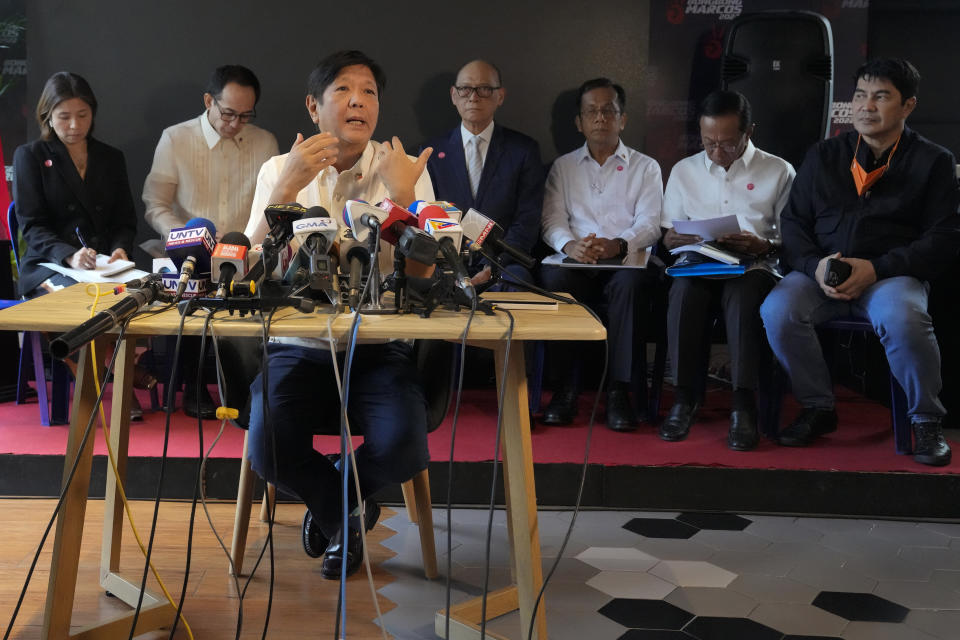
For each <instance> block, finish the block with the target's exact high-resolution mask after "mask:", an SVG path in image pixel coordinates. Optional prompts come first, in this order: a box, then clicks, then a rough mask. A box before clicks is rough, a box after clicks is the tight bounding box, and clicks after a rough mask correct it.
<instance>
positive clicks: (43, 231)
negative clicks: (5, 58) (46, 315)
mask: <svg viewBox="0 0 960 640" xmlns="http://www.w3.org/2000/svg"><path fill="white" fill-rule="evenodd" d="M96 113H97V99H96V97H94V95H93V90H92V89H90V85H89V84H88V83H87V81H86V80H84V79H83V78H81V77H80V76H78V75H76V74H74V73H69V72H67V71H61V72H59V73H55V74H53V75H52V76H51V77H50V79H49V80H47V83H46V85H44V87H43V93H42V94H41V95H40V101H39V102H38V103H37V114H36V115H37V123H38V124H39V125H40V139H39V140H35V141H34V142H30V143H27V144H25V145H21V146H20V147H17V150H16V152H15V153H14V154H13V167H14V178H13V197H14V202H15V205H14V206H15V212H16V215H17V220H18V221H19V223H20V230H21V232H22V233H23V237H24V239H25V240H26V244H27V251H26V255H24V257H23V260H22V261H21V264H20V283H19V288H20V293H21V294H22V295H24V296H26V297H29V298H32V297H36V296H39V295H43V294H44V293H47V292H49V291H52V290H53V289H54V288H55V287H58V286H66V285H70V284H73V283H74V282H75V280H73V279H72V278H69V277H67V276H65V275H63V274H60V273H58V272H56V271H54V270H53V269H50V268H48V267H44V266H41V264H40V263H42V262H53V263H57V264H62V265H64V266H66V267H71V268H73V269H92V268H94V267H95V266H96V257H97V254H98V253H102V254H105V255H109V256H110V261H111V262H112V261H114V260H127V259H129V256H130V254H131V253H132V251H133V238H134V236H135V235H136V232H137V217H136V211H135V209H134V208H133V197H132V196H131V194H130V184H129V182H128V180H127V165H126V161H125V160H124V158H123V153H122V152H121V151H120V150H119V149H115V148H113V147H111V146H109V145H107V144H104V143H102V142H100V141H99V140H97V139H95V138H93V137H92V136H91V135H90V134H91V133H92V132H93V119H94V116H95V115H96ZM84 244H85V245H86V246H84ZM155 384H156V378H154V377H153V376H152V375H151V374H150V373H149V372H147V371H145V370H143V369H141V368H140V367H137V370H136V371H135V372H134V386H136V387H139V388H147V389H149V388H151V387H152V386H154V385H155ZM135 399H136V397H134V400H135ZM134 407H135V409H134V411H133V412H132V413H133V414H134V415H136V414H137V413H138V408H137V407H136V403H134Z"/></svg>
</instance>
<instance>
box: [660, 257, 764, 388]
mask: <svg viewBox="0 0 960 640" xmlns="http://www.w3.org/2000/svg"><path fill="white" fill-rule="evenodd" d="M775 284H776V280H775V279H774V277H773V275H772V274H770V273H769V272H767V271H763V270H760V269H754V270H752V271H747V272H746V273H744V274H743V275H742V276H740V277H739V278H729V279H723V280H712V279H709V278H695V277H689V278H676V279H674V281H673V284H672V285H671V287H670V303H669V306H668V308H667V345H668V353H669V356H670V363H671V366H672V367H673V372H674V376H675V381H676V385H677V387H678V388H681V389H686V390H694V389H700V388H701V387H702V381H703V377H704V375H705V373H706V370H705V369H706V366H707V360H706V358H705V354H706V353H707V349H709V344H710V333H711V331H710V327H711V325H712V320H713V316H714V314H713V310H714V309H715V308H716V306H717V304H718V303H719V305H720V313H721V314H722V317H723V320H724V325H725V327H726V332H727V344H728V346H729V348H730V359H731V368H732V374H733V387H734V388H735V389H749V390H751V391H756V389H757V382H758V377H757V370H758V366H759V362H760V357H761V354H762V353H763V352H764V350H765V349H766V348H767V347H766V345H765V342H764V332H763V322H762V321H761V319H760V305H761V304H762V303H763V300H764V298H766V296H767V294H768V293H769V292H770V290H771V289H773V286H774V285H775Z"/></svg>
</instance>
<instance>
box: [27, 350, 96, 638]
mask: <svg viewBox="0 0 960 640" xmlns="http://www.w3.org/2000/svg"><path fill="white" fill-rule="evenodd" d="M37 355H38V356H39V354H37ZM74 389H75V391H74V395H73V410H72V411H71V412H70V435H69V437H68V439H67V451H66V456H65V457H64V467H63V480H62V483H66V481H67V475H68V473H69V472H70V468H71V467H72V466H73V463H74V460H76V459H77V458H79V463H78V464H77V470H76V473H75V474H74V477H73V481H72V482H71V483H70V487H69V488H68V489H67V493H66V496H65V498H64V502H63V506H62V507H61V508H60V513H59V514H58V516H57V527H56V534H55V537H54V540H53V558H52V560H51V562H50V580H49V583H48V587H47V603H46V607H45V608H44V611H43V631H42V633H41V637H42V638H46V639H48V640H61V639H63V638H67V637H69V635H70V618H71V614H72V612H73V598H74V594H75V592H76V588H77V567H78V564H79V563H80V543H81V540H82V537H83V519H84V516H85V515H86V511H87V494H88V492H89V490H90V468H91V465H92V463H93V435H94V434H92V433H91V434H90V437H89V438H87V442H86V444H85V445H84V447H83V449H82V450H81V449H80V441H81V439H82V438H83V431H84V428H85V427H86V426H87V420H88V419H89V418H90V413H91V412H92V411H93V405H94V403H95V402H96V399H97V395H96V390H95V389H94V384H93V368H92V367H91V361H90V347H89V345H88V346H85V347H83V348H82V349H81V350H80V362H79V364H78V365H77V379H76V386H75V388H74Z"/></svg>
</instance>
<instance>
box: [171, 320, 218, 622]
mask: <svg viewBox="0 0 960 640" xmlns="http://www.w3.org/2000/svg"><path fill="white" fill-rule="evenodd" d="M215 313H216V310H215V309H211V310H210V311H209V313H207V315H206V317H205V318H204V320H203V331H202V333H201V334H200V353H201V357H200V358H198V359H197V377H196V380H195V384H196V387H197V389H196V390H197V394H196V395H197V406H196V410H197V439H198V446H199V449H200V455H199V458H198V459H197V473H196V478H195V480H194V484H193V500H192V502H191V504H190V522H189V525H188V527H189V528H188V530H187V550H186V566H185V567H184V570H183V586H182V587H181V589H180V602H179V603H178V604H177V614H176V615H175V616H174V618H173V624H172V625H170V635H169V636H168V640H173V637H174V634H176V632H177V623H178V622H179V620H180V614H181V612H182V611H183V604H184V602H185V601H186V598H187V585H188V584H189V582H190V564H191V560H192V558H193V527H194V522H195V520H196V514H197V499H198V497H199V494H200V486H201V484H202V483H203V476H202V474H203V467H204V462H205V460H204V448H203V416H201V415H200V390H201V389H202V388H203V357H202V354H204V353H206V348H207V332H208V331H209V329H210V322H211V321H212V320H213V314H215ZM184 315H186V314H184Z"/></svg>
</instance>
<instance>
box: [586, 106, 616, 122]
mask: <svg viewBox="0 0 960 640" xmlns="http://www.w3.org/2000/svg"><path fill="white" fill-rule="evenodd" d="M619 115H620V109H617V108H616V107H603V108H602V109H585V110H583V111H581V112H580V117H581V118H586V119H588V120H596V119H597V118H603V119H604V120H612V119H614V118H616V117H617V116H619Z"/></svg>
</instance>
